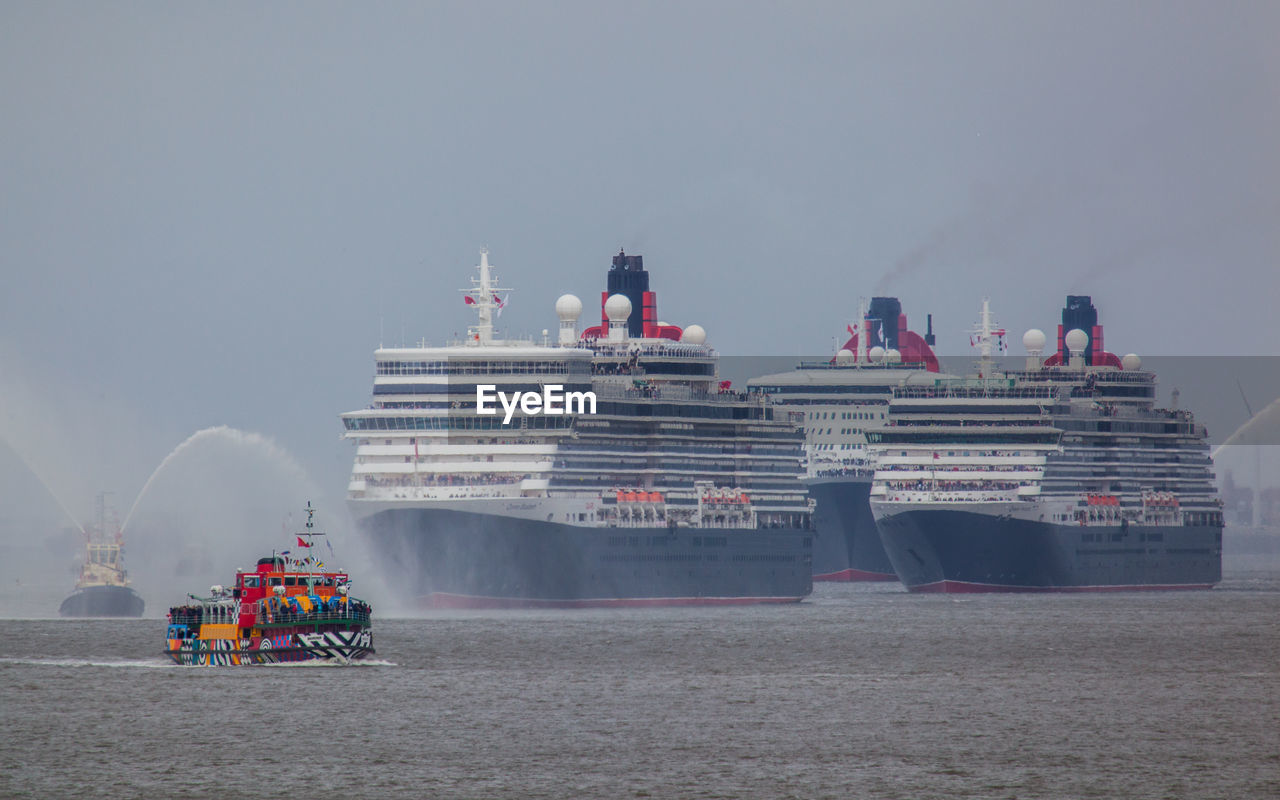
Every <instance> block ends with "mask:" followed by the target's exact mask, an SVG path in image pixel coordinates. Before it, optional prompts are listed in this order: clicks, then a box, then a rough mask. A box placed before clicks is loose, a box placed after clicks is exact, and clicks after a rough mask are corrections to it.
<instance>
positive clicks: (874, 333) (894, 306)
mask: <svg viewBox="0 0 1280 800" xmlns="http://www.w3.org/2000/svg"><path fill="white" fill-rule="evenodd" d="M901 315H902V303H899V302H898V298H896V297H873V298H871V305H870V306H868V307H867V319H874V320H879V321H880V323H881V324H878V325H876V324H873V325H872V326H871V340H870V342H869V343H868V345H867V346H868V347H876V346H880V347H883V348H884V349H886V350H897V349H898V317H899V316H901Z"/></svg>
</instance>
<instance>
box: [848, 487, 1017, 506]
mask: <svg viewBox="0 0 1280 800" xmlns="http://www.w3.org/2000/svg"><path fill="white" fill-rule="evenodd" d="M880 488H881V489H882V493H881V494H877V493H876V491H875V489H876V487H874V486H873V487H872V489H871V494H872V496H873V497H876V499H878V500H880V501H882V502H886V503H959V504H963V503H1012V502H1017V501H1019V500H1028V499H1030V498H1029V497H1022V496H1020V492H1019V491H1018V490H1015V489H971V490H967V489H951V490H947V491H930V490H928V489H894V488H889V487H880Z"/></svg>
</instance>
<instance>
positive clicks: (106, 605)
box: [58, 586, 146, 617]
mask: <svg viewBox="0 0 1280 800" xmlns="http://www.w3.org/2000/svg"><path fill="white" fill-rule="evenodd" d="M145 605H146V604H145V603H144V602H143V601H142V598H141V597H139V596H138V595H137V593H136V592H134V591H133V590H132V589H130V588H129V587H127V586H88V587H85V588H84V589H80V590H78V591H77V592H76V593H75V594H73V595H71V596H70V597H68V598H67V599H66V600H63V601H62V605H61V606H60V607H59V608H58V614H59V615H60V616H63V617H140V616H142V611H143V609H144V607H145Z"/></svg>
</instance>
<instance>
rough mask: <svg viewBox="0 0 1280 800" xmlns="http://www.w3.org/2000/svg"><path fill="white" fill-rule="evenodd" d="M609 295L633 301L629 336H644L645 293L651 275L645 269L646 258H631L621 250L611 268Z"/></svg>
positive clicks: (647, 289) (628, 328) (628, 325)
mask: <svg viewBox="0 0 1280 800" xmlns="http://www.w3.org/2000/svg"><path fill="white" fill-rule="evenodd" d="M608 287H609V294H610V295H615V294H622V295H626V296H627V299H628V300H630V301H631V316H629V317H627V335H628V336H635V337H639V336H643V335H644V293H645V292H647V291H649V273H648V272H646V271H645V269H644V256H629V255H627V254H626V253H625V252H623V251H622V250H621V249H620V250H618V254H617V255H616V256H614V257H613V266H612V267H610V268H609V284H608Z"/></svg>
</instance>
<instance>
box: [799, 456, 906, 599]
mask: <svg viewBox="0 0 1280 800" xmlns="http://www.w3.org/2000/svg"><path fill="white" fill-rule="evenodd" d="M805 484H806V485H807V486H808V487H809V496H810V497H812V498H813V499H814V501H816V505H815V507H814V516H813V519H814V521H813V526H814V532H815V534H816V535H815V537H814V546H813V579H814V580H815V581H896V580H897V579H898V576H897V575H896V574H895V573H894V571H893V564H892V563H891V562H890V561H889V556H888V555H887V554H886V553H885V551H884V545H883V544H882V543H881V542H880V533H879V532H878V531H877V530H876V521H875V517H873V516H872V515H871V504H870V503H869V502H868V497H869V496H870V494H871V478H870V476H855V475H846V476H839V477H831V478H810V479H807V480H806V481H805Z"/></svg>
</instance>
